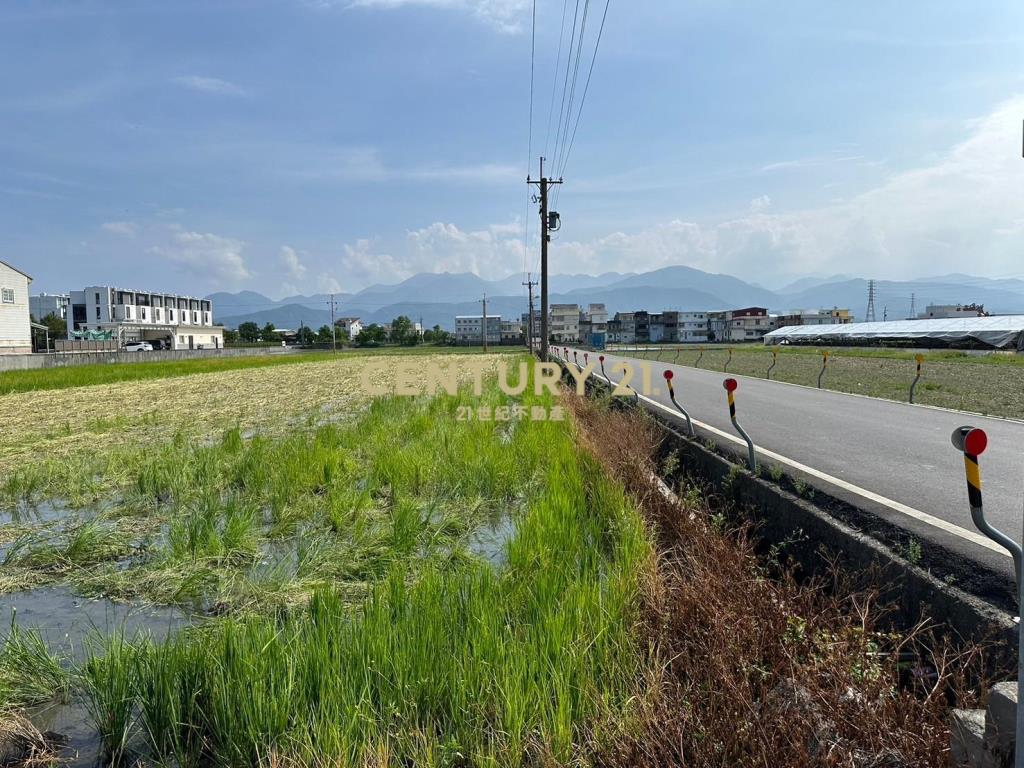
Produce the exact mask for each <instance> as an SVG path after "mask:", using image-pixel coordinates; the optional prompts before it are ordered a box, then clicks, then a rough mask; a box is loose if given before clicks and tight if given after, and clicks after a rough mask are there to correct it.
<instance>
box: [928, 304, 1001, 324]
mask: <svg viewBox="0 0 1024 768" xmlns="http://www.w3.org/2000/svg"><path fill="white" fill-rule="evenodd" d="M955 317H988V312H986V311H985V305H984V304H929V305H928V306H927V307H926V308H925V310H924V312H922V313H921V314H920V315H918V318H919V319H921V320H939V319H945V320H949V319H952V318H955Z"/></svg>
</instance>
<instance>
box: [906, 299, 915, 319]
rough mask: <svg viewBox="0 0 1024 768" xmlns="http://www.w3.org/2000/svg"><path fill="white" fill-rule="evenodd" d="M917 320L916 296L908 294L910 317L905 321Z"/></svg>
mask: <svg viewBox="0 0 1024 768" xmlns="http://www.w3.org/2000/svg"><path fill="white" fill-rule="evenodd" d="M916 318H917V294H916V293H912V294H910V317H908V318H907V320H915V319H916Z"/></svg>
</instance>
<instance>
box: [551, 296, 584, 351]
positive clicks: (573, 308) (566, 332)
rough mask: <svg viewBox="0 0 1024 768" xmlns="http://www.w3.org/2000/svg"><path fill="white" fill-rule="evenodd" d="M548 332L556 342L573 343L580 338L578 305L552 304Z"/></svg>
mask: <svg viewBox="0 0 1024 768" xmlns="http://www.w3.org/2000/svg"><path fill="white" fill-rule="evenodd" d="M548 317H549V318H550V319H549V322H548V332H549V333H550V334H551V335H552V336H554V337H555V341H556V342H560V343H566V344H568V343H572V344H575V343H577V342H578V341H579V340H580V305H579V304H552V305H551V309H550V311H549V312H548Z"/></svg>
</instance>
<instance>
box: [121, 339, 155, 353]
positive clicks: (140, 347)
mask: <svg viewBox="0 0 1024 768" xmlns="http://www.w3.org/2000/svg"><path fill="white" fill-rule="evenodd" d="M124 351H125V352H152V351H153V345H152V344H150V343H149V342H148V341H129V342H128V343H127V344H125V345H124Z"/></svg>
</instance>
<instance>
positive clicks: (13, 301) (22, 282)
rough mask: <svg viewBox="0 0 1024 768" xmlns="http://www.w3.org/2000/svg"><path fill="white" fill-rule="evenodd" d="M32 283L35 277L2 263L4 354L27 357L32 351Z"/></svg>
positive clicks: (0, 341)
mask: <svg viewBox="0 0 1024 768" xmlns="http://www.w3.org/2000/svg"><path fill="white" fill-rule="evenodd" d="M31 282H32V278H31V277H29V276H28V275H27V274H25V273H24V272H22V271H21V270H20V269H17V268H16V267H12V266H11V265H10V264H7V263H5V262H2V261H0V354H8V355H14V354H27V353H29V352H31V351H32V325H31V320H30V319H29V308H28V286H29V283H31Z"/></svg>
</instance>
